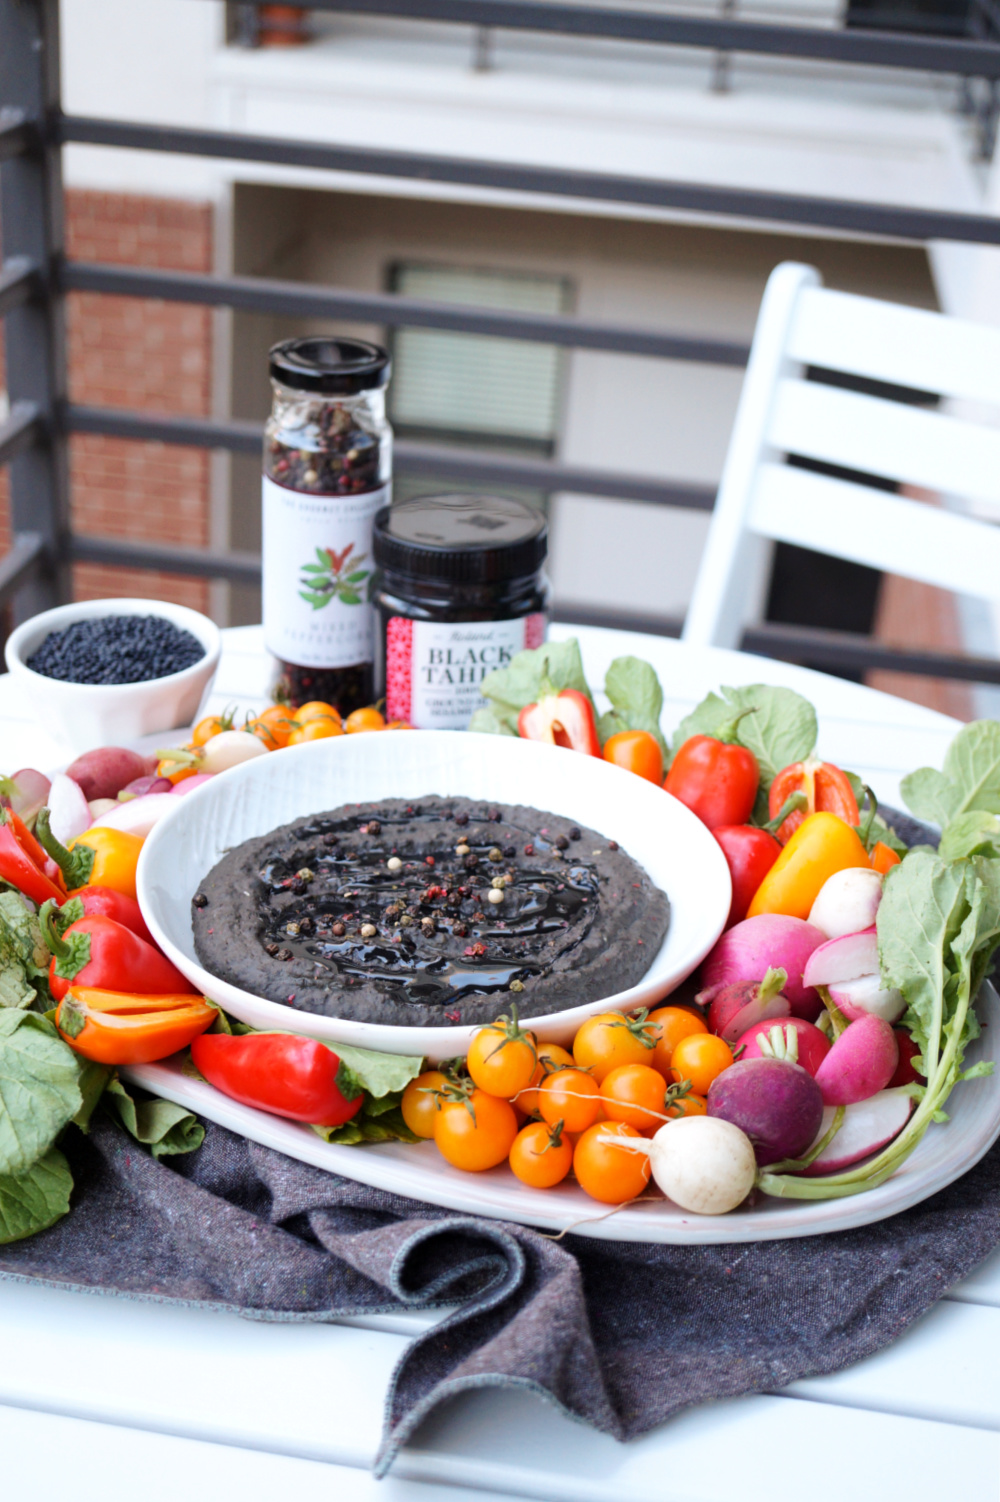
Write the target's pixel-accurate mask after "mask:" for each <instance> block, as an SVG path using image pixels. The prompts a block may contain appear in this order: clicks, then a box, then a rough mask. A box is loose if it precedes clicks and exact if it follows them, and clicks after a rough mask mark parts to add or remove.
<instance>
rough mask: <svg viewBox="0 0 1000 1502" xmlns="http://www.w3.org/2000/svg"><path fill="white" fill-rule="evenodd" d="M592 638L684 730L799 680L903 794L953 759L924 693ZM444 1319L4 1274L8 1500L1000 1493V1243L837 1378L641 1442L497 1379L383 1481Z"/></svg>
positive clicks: (854, 753)
mask: <svg viewBox="0 0 1000 1502" xmlns="http://www.w3.org/2000/svg"><path fill="white" fill-rule="evenodd" d="M574 634H575V635H578V636H579V637H580V639H581V643H582V645H583V649H584V660H585V663H586V667H587V673H588V677H589V679H590V681H591V683H600V682H602V681H603V675H604V670H605V668H606V666H607V664H608V662H610V661H611V659H612V658H613V657H616V656H618V655H620V654H622V653H627V652H631V653H635V654H636V655H637V656H642V657H645V658H647V659H648V660H649V661H651V662H653V663H654V665H655V666H656V668H657V671H658V672H659V674H660V679H661V682H662V683H663V686H664V691H665V695H666V701H667V703H666V709H665V712H664V727H665V728H666V729H668V730H669V729H671V728H672V727H673V725H674V724H676V722H677V721H678V720H679V719H680V717H681V716H682V715H683V714H684V713H685V712H686V711H687V709H689V708H690V707H691V705H693V704H694V703H695V702H696V701H697V700H698V699H700V698H701V697H702V696H703V695H704V694H705V693H706V692H707V691H708V690H709V689H712V688H716V687H718V686H719V685H720V684H723V683H734V684H738V683H753V682H768V683H782V684H787V685H788V686H789V687H792V688H797V689H798V690H799V691H800V692H802V693H804V694H806V695H807V696H808V697H809V698H811V699H812V701H813V702H814V703H815V705H816V706H817V709H818V711H819V716H820V742H819V744H820V750H821V752H822V753H823V754H824V755H825V756H826V757H828V758H829V759H830V760H832V761H836V762H840V763H842V764H844V765H847V766H849V767H851V768H852V769H854V770H856V771H857V772H858V773H860V774H861V775H862V776H863V777H864V780H865V781H866V782H869V783H871V785H872V786H873V787H874V788H875V789H876V791H877V792H878V794H879V795H880V797H882V798H883V799H884V800H885V801H886V802H888V803H892V802H894V801H898V786H899V778H900V777H901V776H902V775H903V774H904V773H905V772H907V771H909V770H911V769H912V768H914V767H917V766H921V765H928V764H929V765H934V766H940V764H941V758H942V756H943V753H944V750H945V747H946V746H947V744H948V741H949V740H950V738H951V736H952V734H953V733H954V730H955V728H956V722H955V721H952V720H949V719H947V718H946V717H944V716H943V715H939V714H935V713H934V712H933V711H931V710H927V709H923V708H921V707H920V706H918V705H914V704H910V703H907V702H905V701H903V700H900V699H894V698H890V697H888V696H886V695H884V694H878V693H875V692H873V691H872V690H870V689H866V688H861V687H858V686H857V685H855V684H851V683H845V682H843V681H841V680H838V679H834V678H828V677H826V676H824V675H822V674H818V673H811V672H807V671H806V670H804V669H801V668H795V667H791V666H788V665H786V664H783V663H777V662H771V661H765V660H763V659H761V658H754V657H750V656H746V655H743V654H739V653H734V652H724V651H719V650H716V649H697V650H695V649H692V648H690V647H686V646H684V645H682V644H681V643H679V642H675V641H669V640H665V639H663V638H657V637H648V636H638V635H633V634H630V633H625V632H611V631H602V630H595V629H590V628H579V629H576V628H572V627H566V626H562V627H557V628H554V629H553V635H558V636H560V637H565V636H568V635H574ZM265 672H266V668H265V658H264V654H263V645H262V640H261V636H260V631H259V628H256V627H246V628H241V629H238V630H233V631H229V632H227V633H226V645H225V651H224V654H223V658H222V665H221V668H220V672H219V677H218V680H217V684H216V688H215V692H214V694H213V697H212V700H211V703H210V708H212V709H216V708H218V709H221V708H222V707H223V706H224V705H226V704H229V703H234V702H236V703H238V704H239V705H240V706H241V707H242V706H247V707H250V706H253V707H257V706H259V705H261V704H262V703H263V694H264V689H265V682H264V679H265ZM0 752H2V754H0V768H2V769H3V770H6V771H14V770H15V769H16V768H17V767H19V766H24V765H36V766H41V767H46V766H50V765H58V764H59V763H60V762H61V761H64V760H65V751H64V750H63V748H62V747H61V746H60V745H59V743H58V742H57V741H56V740H55V739H54V738H53V737H52V736H50V735H49V734H48V733H47V731H46V730H45V728H44V727H41V726H39V725H38V724H37V723H35V722H34V721H33V719H32V717H31V713H30V711H29V709H28V707H27V706H26V705H25V704H23V703H22V702H21V701H20V699H19V697H18V695H17V691H16V688H15V685H13V684H12V683H11V681H10V678H9V677H3V678H0ZM439 1317H440V1316H439V1315H436V1314H435V1315H422V1314H411V1313H400V1314H398V1315H393V1316H381V1317H380V1316H375V1317H370V1318H365V1319H363V1320H353V1321H342V1322H340V1323H338V1324H334V1325H320V1324H304V1325H286V1324H268V1323H263V1322H262V1323H257V1322H252V1321H249V1320H243V1319H240V1318H238V1317H237V1316H235V1315H231V1314H226V1313H217V1312H209V1311H195V1310H190V1309H178V1308H174V1307H171V1306H170V1305H160V1304H156V1303H142V1302H137V1301H132V1300H127V1299H115V1298H101V1297H98V1296H96V1295H91V1294H77V1293H72V1292H64V1291H57V1290H52V1289H47V1288H43V1287H37V1286H34V1285H32V1284H30V1283H19V1282H11V1281H0V1454H2V1456H3V1467H2V1470H3V1494H4V1496H6V1497H10V1498H11V1499H14V1498H17V1499H19V1502H20V1499H25V1502H27V1499H30V1502H49V1499H50V1498H51V1499H55V1498H57V1497H58V1498H61V1497H63V1496H67V1495H71V1496H72V1497H73V1498H74V1499H75V1502H106V1497H107V1491H108V1486H109V1484H117V1485H118V1486H121V1485H122V1483H123V1481H124V1482H126V1484H128V1485H129V1487H130V1488H131V1489H132V1490H133V1491H134V1493H135V1495H136V1496H137V1497H141V1498H142V1499H143V1502H161V1499H162V1502H167V1499H171V1502H173V1499H176V1498H177V1497H179V1496H181V1497H185V1498H188V1499H195V1502H201V1499H202V1498H206V1499H207V1498H210V1497H211V1498H213V1499H214V1498H216V1497H223V1498H225V1497H230V1496H237V1495H238V1496H239V1497H240V1498H241V1502H273V1499H274V1497H275V1495H284V1496H288V1495H290V1494H292V1489H293V1488H297V1489H298V1491H299V1494H300V1495H308V1496H311V1497H330V1498H334V1497H336V1498H337V1499H338V1502H368V1499H372V1498H375V1497H378V1498H379V1499H381V1502H433V1499H437V1498H441V1497H446V1498H454V1499H455V1502H473V1499H480V1502H482V1499H484V1498H487V1497H494V1498H496V1497H500V1498H501V1499H503V1498H508V1499H510V1498H515V1497H532V1498H538V1499H542V1502H555V1499H559V1502H563V1499H565V1502H590V1499H593V1502H620V1499H622V1498H627V1499H629V1502H695V1499H697V1502H799V1499H800V1498H808V1499H809V1502H843V1498H844V1496H845V1495H847V1494H850V1496H851V1498H852V1502H886V1499H895V1498H897V1497H899V1498H902V1497H906V1498H908V1499H910V1502H914V1499H923V1498H927V1499H928V1502H930V1499H934V1502H952V1499H959V1498H961V1499H962V1502H998V1499H1000V1434H998V1432H997V1431H998V1430H1000V1381H998V1379H997V1352H998V1351H1000V1253H998V1254H997V1255H995V1256H994V1257H992V1258H991V1259H989V1261H987V1262H986V1263H985V1264H984V1265H983V1266H982V1267H981V1268H980V1269H979V1271H977V1272H976V1273H975V1274H974V1275H973V1276H972V1277H971V1278H969V1279H967V1280H966V1281H965V1282H964V1283H963V1284H961V1285H960V1286H959V1287H957V1288H954V1289H952V1290H951V1291H950V1293H949V1294H948V1295H947V1296H946V1297H945V1298H944V1299H942V1301H941V1302H940V1303H939V1304H938V1305H937V1306H936V1307H935V1308H934V1309H932V1310H931V1311H930V1312H929V1313H928V1314H927V1315H926V1316H924V1318H923V1319H921V1320H920V1321H918V1322H917V1323H916V1324H915V1325H914V1326H912V1327H911V1328H910V1330H909V1331H908V1332H907V1333H906V1334H905V1335H904V1336H903V1337H902V1338H901V1339H900V1340H899V1341H897V1342H896V1344H895V1345H893V1346H891V1347H890V1348H889V1349H888V1350H886V1351H884V1352H882V1353H881V1354H880V1355H878V1356H876V1357H873V1358H871V1359H870V1360H867V1361H863V1362H860V1363H859V1364H858V1365H856V1366H854V1367H851V1368H849V1369H848V1370H846V1371H844V1372H840V1373H838V1374H837V1375H835V1376H833V1377H825V1378H820V1379H816V1380H813V1381H803V1382H797V1383H794V1384H793V1385H792V1386H791V1387H789V1388H785V1389H783V1390H782V1391H781V1393H780V1394H777V1395H774V1396H760V1397H747V1398H742V1399H737V1400H731V1401H726V1402H720V1403H715V1404H708V1405H704V1406H702V1407H699V1408H695V1409H692V1410H691V1411H689V1412H687V1413H683V1414H681V1415H679V1416H678V1417H676V1418H674V1419H672V1420H671V1421H670V1422H669V1423H667V1424H665V1425H663V1426H662V1427H661V1428H659V1429H657V1430H655V1431H653V1432H652V1433H650V1434H648V1435H646V1436H645V1437H644V1438H642V1439H639V1440H636V1441H633V1442H632V1443H631V1444H628V1445H619V1444H617V1443H616V1442H615V1441H614V1440H612V1439H609V1438H607V1437H606V1436H605V1435H601V1434H597V1433H595V1432H594V1431H592V1430H590V1429H588V1428H586V1427H585V1426H583V1425H580V1424H577V1423H574V1422H573V1421H572V1420H571V1419H569V1418H567V1417H566V1416H564V1415H563V1414H562V1413H561V1412H559V1411H558V1410H557V1409H555V1408H554V1407H553V1406H551V1405H549V1404H546V1403H545V1402H543V1401H542V1400H541V1399H539V1398H538V1397H536V1396H534V1395H532V1394H528V1393H524V1394H519V1393H517V1392H512V1391H509V1390H505V1391H495V1390H483V1391H481V1392H478V1393H474V1394H466V1395H464V1396H463V1397H461V1398H458V1399H456V1400H454V1401H452V1402H451V1403H449V1404H448V1405H446V1406H445V1407H444V1408H442V1409H441V1410H439V1411H438V1413H437V1414H436V1415H435V1416H433V1417H432V1418H431V1419H430V1420H429V1421H428V1422H427V1423H425V1424H424V1426H423V1427H422V1428H421V1429H420V1431H419V1433H418V1434H417V1436H416V1438H415V1440H414V1441H413V1443H411V1444H410V1445H409V1446H408V1447H407V1448H406V1450H405V1451H404V1452H403V1454H402V1456H401V1457H400V1459H399V1460H398V1461H397V1463H396V1466H395V1468H394V1470H393V1472H392V1474H391V1475H390V1477H389V1478H388V1479H387V1480H385V1481H382V1482H376V1481H374V1480H373V1479H372V1477H371V1475H370V1466H371V1463H372V1459H373V1456H374V1454H375V1451H376V1448H377V1445H378V1440H379V1435H380V1432H381V1426H382V1408H383V1401H384V1396H385V1392H386V1389H387V1385H388V1382H389V1378H390V1375H391V1373H392V1370H393V1367H394V1366H395V1363H396V1362H397V1360H398V1359H399V1356H400V1355H401V1353H402V1352H403V1350H404V1349H405V1347H406V1343H407V1340H408V1339H409V1338H410V1337H411V1336H412V1335H413V1334H414V1333H415V1332H416V1331H418V1330H421V1329H423V1328H425V1327H426V1325H427V1324H428V1323H431V1322H433V1320H435V1319H436V1318H439ZM669 1338H670V1333H669V1331H664V1340H665V1341H669ZM112 1478H116V1479H115V1481H112ZM445 1488H447V1491H445Z"/></svg>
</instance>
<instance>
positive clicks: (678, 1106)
mask: <svg viewBox="0 0 1000 1502" xmlns="http://www.w3.org/2000/svg"><path fill="white" fill-rule="evenodd" d="M666 1112H667V1115H668V1116H673V1117H675V1118H676V1119H679V1118H680V1117H681V1116H706V1115H707V1114H708V1101H707V1100H706V1099H705V1097H704V1096H703V1095H695V1093H694V1091H693V1090H687V1091H685V1092H684V1094H683V1095H676V1096H674V1098H673V1099H671V1098H670V1092H669V1091H668V1092H667V1106H666Z"/></svg>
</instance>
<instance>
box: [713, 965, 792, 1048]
mask: <svg viewBox="0 0 1000 1502" xmlns="http://www.w3.org/2000/svg"><path fill="white" fill-rule="evenodd" d="M787 979H788V976H787V975H786V974H785V972H784V970H769V971H768V972H767V974H766V975H765V976H764V979H763V980H762V981H761V983H760V985H755V983H754V982H753V981H750V980H740V981H736V982H734V984H733V985H731V986H723V988H722V990H721V991H720V992H719V993H718V994H717V996H716V997H715V1000H714V1001H713V1002H712V1005H711V1006H710V1007H709V1009H708V1026H709V1029H710V1031H711V1032H713V1033H718V1035H719V1037H720V1038H724V1039H725V1040H726V1042H727V1043H735V1042H736V1039H737V1038H738V1037H740V1035H741V1034H742V1033H745V1032H746V1030H747V1028H749V1027H753V1025H754V1023H755V1022H764V1021H766V1020H767V1019H768V1018H771V1017H789V1016H791V1011H792V1009H791V1007H790V1006H789V1004H788V1000H787V998H786V997H784V996H782V995H781V990H782V987H783V986H784V984H785V982H786V980H787Z"/></svg>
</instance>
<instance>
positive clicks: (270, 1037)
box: [191, 1033, 364, 1126]
mask: <svg viewBox="0 0 1000 1502" xmlns="http://www.w3.org/2000/svg"><path fill="white" fill-rule="evenodd" d="M191 1057H192V1059H193V1060H194V1063H195V1067H196V1068H197V1069H199V1070H200V1071H201V1073H202V1074H203V1075H204V1076H205V1078H206V1079H207V1080H208V1082H209V1084H211V1085H214V1086H215V1088H216V1089H217V1090H221V1091H222V1093H223V1094H224V1095H229V1096H231V1097H232V1099H233V1100H238V1101H242V1103H243V1104H244V1105H245V1106H256V1107H257V1109H258V1110H259V1111H271V1112H272V1113H273V1114H274V1115H275V1116H287V1117H289V1118H290V1119H291V1120H292V1121H308V1122H310V1123H311V1124H312V1125H314V1126H342V1125H343V1123H344V1122H345V1121H350V1119H351V1117H352V1116H356V1115H357V1113H358V1112H359V1111H360V1110H361V1106H362V1102H363V1100H364V1094H363V1092H361V1091H357V1093H354V1092H355V1090H356V1089H357V1087H356V1086H352V1085H351V1084H350V1083H349V1082H348V1081H347V1079H346V1078H344V1076H343V1075H342V1074H341V1065H340V1059H339V1058H338V1057H337V1055H336V1054H335V1053H334V1052H333V1050H332V1049H329V1048H327V1047H326V1045H325V1044H323V1043H320V1042H318V1041H317V1040H316V1039H315V1038H297V1037H295V1036H294V1035H293V1034H292V1033H246V1034H244V1036H243V1037H230V1036H229V1035H228V1034H226V1033H203V1034H202V1036H201V1037H200V1038H196V1039H195V1040H194V1042H193V1043H192V1045H191ZM342 1086H345V1087H346V1093H345V1089H342V1088H341V1087H342Z"/></svg>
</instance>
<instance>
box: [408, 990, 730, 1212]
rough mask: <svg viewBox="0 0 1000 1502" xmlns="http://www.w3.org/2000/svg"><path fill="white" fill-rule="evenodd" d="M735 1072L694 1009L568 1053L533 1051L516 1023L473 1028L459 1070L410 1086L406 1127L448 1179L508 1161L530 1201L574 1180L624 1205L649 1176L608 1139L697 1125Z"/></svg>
mask: <svg viewBox="0 0 1000 1502" xmlns="http://www.w3.org/2000/svg"><path fill="white" fill-rule="evenodd" d="M512 1012H514V1009H513V1008H512ZM732 1063H733V1054H732V1050H731V1048H730V1047H729V1044H728V1043H725V1042H724V1041H723V1039H721V1038H718V1037H716V1036H715V1035H714V1034H713V1033H710V1032H709V1031H708V1028H707V1027H706V1025H705V1023H704V1022H703V1020H702V1018H701V1016H700V1015H699V1014H698V1012H697V1010H696V1009H695V1008H693V1007H692V1008H689V1007H685V1006H665V1007H660V1008H658V1009H657V1010H656V1011H654V1012H650V1013H648V1014H647V1013H646V1012H645V1011H642V1012H637V1013H636V1014H635V1015H634V1016H632V1017H628V1016H626V1015H625V1014H624V1013H622V1012H602V1013H600V1014H598V1015H596V1016H594V1017H588V1018H587V1020H586V1021H585V1022H584V1023H583V1024H582V1026H581V1027H580V1028H579V1030H578V1032H577V1034H576V1036H575V1038H574V1039H573V1045H572V1051H570V1050H569V1049H566V1048H562V1047H560V1046H559V1045H558V1044H556V1043H538V1041H537V1040H536V1038H535V1035H534V1034H533V1033H531V1032H530V1031H525V1030H524V1029H522V1028H521V1027H520V1026H519V1024H518V1021H517V1016H516V1012H515V1014H514V1015H513V1016H511V1017H506V1016H503V1017H498V1018H497V1020H496V1022H492V1023H490V1024H489V1025H488V1026H487V1027H483V1028H480V1029H479V1030H478V1032H477V1033H476V1035H475V1037H474V1038H473V1041H472V1045H471V1047H470V1048H469V1052H468V1055H467V1056H466V1058H465V1059H459V1060H453V1061H451V1063H449V1064H446V1065H442V1066H441V1067H440V1068H438V1069H430V1070H427V1071H425V1072H424V1073H423V1074H421V1075H418V1077H417V1078H416V1079H415V1080H411V1082H410V1084H409V1085H408V1086H407V1088H406V1091H405V1093H404V1095H403V1102H402V1110H403V1119H404V1120H405V1122H406V1124H407V1126H408V1127H409V1128H410V1130H411V1132H414V1133H415V1134H416V1135H417V1136H418V1137H424V1138H428V1139H432V1140H433V1141H434V1142H435V1144H436V1145H437V1148H438V1151H439V1152H440V1153H441V1155H442V1157H444V1158H445V1159H447V1161H448V1162H449V1163H450V1164H451V1165H452V1166H453V1167H454V1168H461V1169H464V1170H466V1171H468V1172H472V1173H476V1172H481V1171H483V1170H484V1169H488V1168H496V1167H498V1166H499V1165H500V1164H501V1163H503V1162H505V1161H506V1162H508V1163H509V1164H510V1168H511V1170H512V1172H513V1173H514V1174H515V1175H516V1176H517V1178H518V1179H520V1180H521V1182H522V1183H523V1184H527V1185H529V1186H530V1187H531V1188H533V1189H551V1188H553V1187H554V1186H555V1185H556V1184H559V1183H561V1182H562V1180H563V1179H565V1178H566V1177H567V1176H568V1175H569V1174H570V1172H572V1173H573V1174H574V1175H575V1176H576V1180H577V1182H578V1184H579V1185H580V1187H581V1188H582V1189H584V1190H585V1191H586V1192H587V1194H589V1195H590V1196H591V1197H592V1198H593V1199H596V1200H600V1201H601V1202H602V1203H604V1204H609V1205H620V1204H623V1203H625V1202H626V1201H627V1200H632V1199H635V1198H636V1196H637V1195H639V1194H641V1193H642V1191H643V1189H644V1188H645V1187H646V1184H647V1183H648V1181H649V1172H650V1169H649V1158H648V1157H647V1156H646V1155H645V1154H641V1153H637V1152H635V1151H632V1150H630V1149H629V1148H628V1145H627V1142H625V1141H621V1142H616V1141H615V1139H616V1138H617V1139H627V1138H629V1137H639V1136H645V1137H651V1136H653V1134H654V1133H655V1132H657V1131H658V1130H659V1128H660V1127H661V1126H663V1124H664V1123H665V1122H667V1121H670V1120H672V1119H676V1118H677V1117H680V1116H691V1115H704V1113H705V1109H706V1106H705V1096H706V1093H707V1091H708V1087H709V1085H710V1084H711V1083H712V1081H713V1080H714V1079H715V1078H716V1076H717V1075H719V1074H721V1073H722V1071H723V1070H724V1069H728V1068H729V1066H730V1065H731V1064H732Z"/></svg>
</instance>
